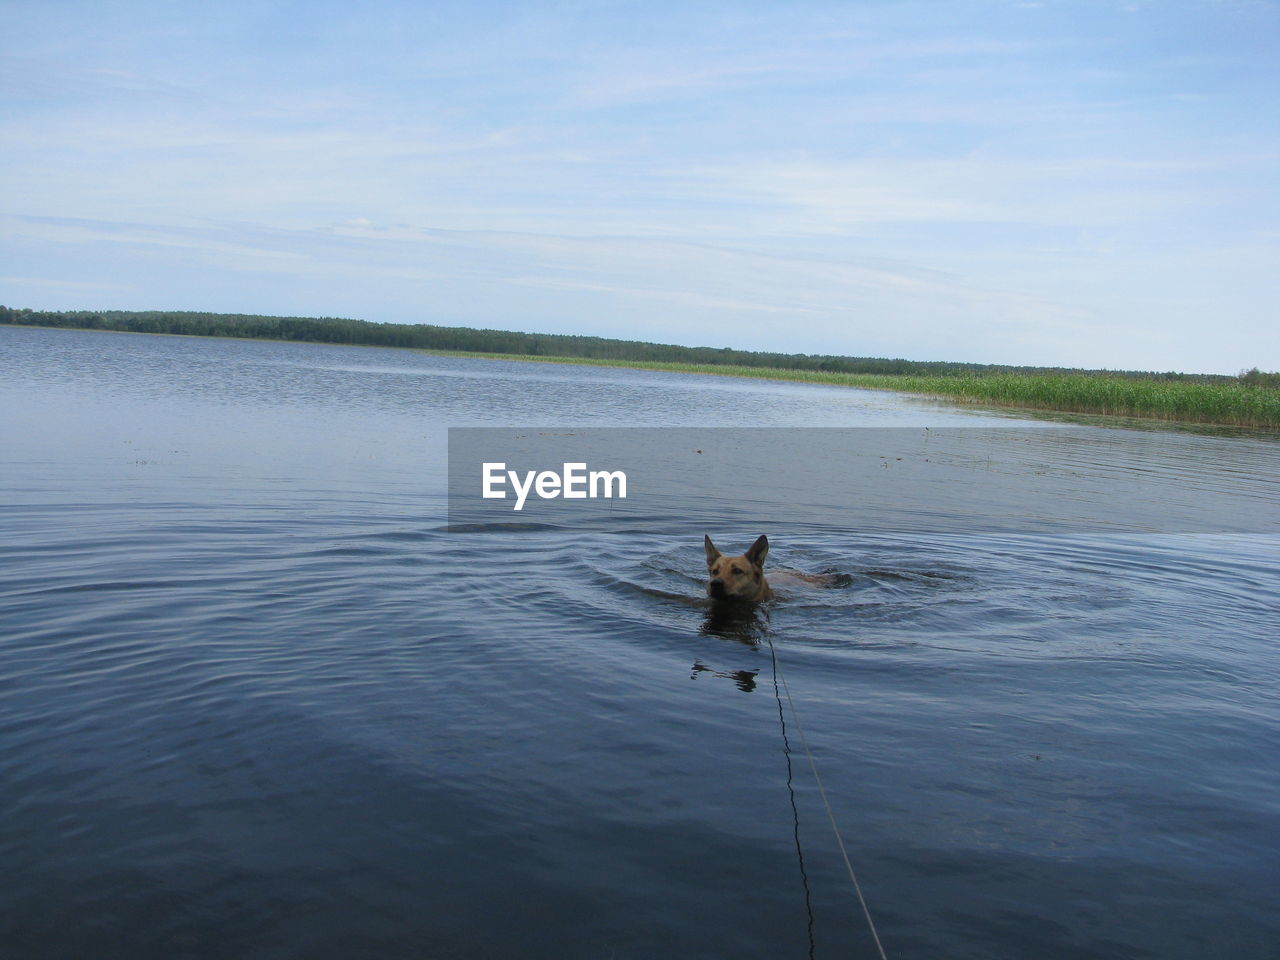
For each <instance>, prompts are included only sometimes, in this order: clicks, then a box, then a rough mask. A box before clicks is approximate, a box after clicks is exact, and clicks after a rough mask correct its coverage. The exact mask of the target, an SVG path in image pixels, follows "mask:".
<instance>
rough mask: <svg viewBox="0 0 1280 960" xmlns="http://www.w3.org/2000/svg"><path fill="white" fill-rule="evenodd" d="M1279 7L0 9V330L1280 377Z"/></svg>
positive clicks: (92, 5) (658, 0) (1235, 2)
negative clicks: (354, 322)
mask: <svg viewBox="0 0 1280 960" xmlns="http://www.w3.org/2000/svg"><path fill="white" fill-rule="evenodd" d="M1278 81H1280V0H1161V2H1141V0H1139V2H1112V0H1096V2H1095V0H1062V2H1055V0H1044V2H996V0H984V2H977V0H956V2H945V0H935V2H929V3H906V2H877V0H841V2H833V3H822V2H804V0H797V2H788V3H776V2H770V3H752V2H747V0H738V2H697V0H685V2H680V3H670V2H667V0H647V2H644V3H628V2H572V3H553V2H543V3H533V2H526V3H501V2H480V3H477V2H468V3H450V2H423V0H418V2H412V3H393V2H380V0H369V2H366V3H362V4H352V3H349V2H343V3H336V2H327V0H315V2H307V3H284V2H276V0H255V2H252V3H240V2H234V0H231V2H227V0H220V2H218V3H207V2H201V3H194V2H192V3H187V2H164V3H157V2H151V3H144V2H128V0H125V2H113V0H92V2H83V3H82V2H76V0H58V2H49V0H39V2H15V0H0V304H4V305H6V306H12V307H31V308H33V309H122V310H150V309H164V310H203V311H215V312H235V313H254V314H277V315H288V316H343V317H355V318H359V319H365V320H372V321H379V322H396V323H436V324H445V325H460V326H471V327H492V328H498V329H507V330H528V331H539V332H551V333H578V334H590V335H596V336H605V337H622V338H625V339H637V340H650V341H658V342H666V343H682V344H690V345H710V346H716V347H720V346H733V347H738V348H746V349H764V350H781V351H785V352H795V353H834V354H844V355H854V356H888V357H905V358H909V359H914V360H954V361H970V362H980V363H1013V364H1029V365H1047V366H1072V367H1076V366H1079V367H1090V368H1113V369H1114V368H1123V369H1142V370H1179V371H1185V372H1207V373H1237V372H1239V371H1240V370H1242V369H1246V368H1249V367H1254V366H1258V367H1261V368H1262V369H1264V370H1278V369H1280V322H1278V321H1280V310H1278V309H1277V308H1278V307H1280V113H1277V103H1278V102H1280V98H1278V95H1280V82H1278Z"/></svg>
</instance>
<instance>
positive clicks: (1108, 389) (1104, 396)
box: [0, 323, 1280, 430]
mask: <svg viewBox="0 0 1280 960" xmlns="http://www.w3.org/2000/svg"><path fill="white" fill-rule="evenodd" d="M0 326H40V327H41V328H42V329H60V330H88V331H92V332H98V333H107V332H112V333H137V332H146V333H147V335H148V336H196V337H200V338H201V339H242V340H265V341H267V342H273V343H322V344H324V345H327V346H379V345H378V344H334V343H329V342H326V341H312V340H296V339H276V338H273V337H261V336H257V337H234V338H232V337H227V336H226V335H225V334H218V335H214V336H209V335H202V334H192V333H152V332H149V331H130V330H109V329H104V328H101V327H74V326H69V325H57V326H47V327H46V326H44V325H40V324H12V323H0ZM387 349H409V350H415V351H417V352H420V353H427V354H432V355H436V356H447V357H461V358H470V359H483V360H508V361H514V362H519V363H556V364H568V365H579V366H591V367H619V368H625V369H633V370H660V371H665V372H669V373H691V374H710V375H713V376H722V377H746V378H752V379H759V380H781V381H790V382H797V383H817V384H826V385H831V386H845V387H857V388H861V389H864V390H888V391H894V392H899V393H910V394H916V395H920V396H926V397H932V398H936V399H942V400H949V401H952V402H955V403H962V404H968V405H974V406H984V407H995V408H1000V409H1008V410H1027V411H1039V412H1045V413H1072V414H1088V415H1097V416H1106V417H1118V418H1133V419H1139V420H1148V421H1164V422H1169V423H1179V424H1188V425H1204V426H1219V427H1244V428H1254V429H1257V428H1261V429H1270V430H1275V429H1280V390H1278V389H1276V388H1274V387H1266V386H1258V385H1251V384H1247V383H1243V382H1237V381H1230V382H1225V383H1221V382H1220V383H1205V382H1196V381H1170V380H1161V379H1141V378H1135V377H1132V376H1120V375H1110V374H1107V373H1105V372H1103V373H1099V372H1079V373H1074V372H1046V373H1033V372H1016V373H967V374H959V375H954V374H953V375H946V376H943V375H927V374H907V373H841V372H833V371H824V370H805V369H792V368H781V367H766V366H741V365H733V364H713V363H688V362H682V361H671V360H638V359H637V360H627V359H614V358H608V357H565V356H560V357H557V356H547V355H541V354H539V355H533V354H519V353H497V352H487V351H469V350H445V349H437V348H423V347H394V346H393V347H388V348H387Z"/></svg>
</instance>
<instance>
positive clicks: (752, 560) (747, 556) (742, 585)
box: [703, 535, 770, 600]
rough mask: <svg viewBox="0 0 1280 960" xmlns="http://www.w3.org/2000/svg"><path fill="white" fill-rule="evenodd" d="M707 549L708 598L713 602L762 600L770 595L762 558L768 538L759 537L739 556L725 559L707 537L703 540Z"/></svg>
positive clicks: (766, 547) (767, 546)
mask: <svg viewBox="0 0 1280 960" xmlns="http://www.w3.org/2000/svg"><path fill="white" fill-rule="evenodd" d="M703 545H704V546H705V547H706V550H707V576H709V577H710V580H709V581H708V582H707V596H709V597H711V598H712V599H713V600H730V599H737V600H765V599H768V598H769V596H770V592H769V584H768V581H766V580H765V578H764V558H765V555H766V554H767V553H768V552H769V538H768V537H765V536H763V535H762V536H761V537H760V538H759V539H757V540H756V542H755V543H753V544H752V545H751V547H750V549H748V550H747V552H746V553H744V554H742V555H741V556H739V557H726V556H725V555H724V554H722V553H721V552H720V551H719V550H717V549H716V545H715V544H714V543H712V542H711V538H710V537H704V538H703Z"/></svg>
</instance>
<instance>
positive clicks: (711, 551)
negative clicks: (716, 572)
mask: <svg viewBox="0 0 1280 960" xmlns="http://www.w3.org/2000/svg"><path fill="white" fill-rule="evenodd" d="M702 546H703V548H704V549H705V550H706V551H707V566H711V564H713V563H715V562H716V561H717V560H719V559H720V551H719V550H717V549H716V545H715V544H714V543H712V542H711V538H710V537H708V536H707V535H706V534H703V536H702Z"/></svg>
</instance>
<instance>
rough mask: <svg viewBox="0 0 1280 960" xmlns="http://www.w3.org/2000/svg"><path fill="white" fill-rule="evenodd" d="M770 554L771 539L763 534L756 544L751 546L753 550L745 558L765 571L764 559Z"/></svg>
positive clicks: (748, 551)
mask: <svg viewBox="0 0 1280 960" xmlns="http://www.w3.org/2000/svg"><path fill="white" fill-rule="evenodd" d="M768 553H769V538H768V537H766V536H765V535H764V534H763V533H762V534H760V536H759V537H758V538H757V539H756V542H755V543H753V544H752V545H751V548H750V549H749V550H747V552H746V553H745V554H744V556H745V557H746V558H747V560H749V561H750V562H751V563H754V564H755V565H756V566H757V567H760V568H761V569H762V570H763V569H764V558H765V556H766V555H767V554H768Z"/></svg>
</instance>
